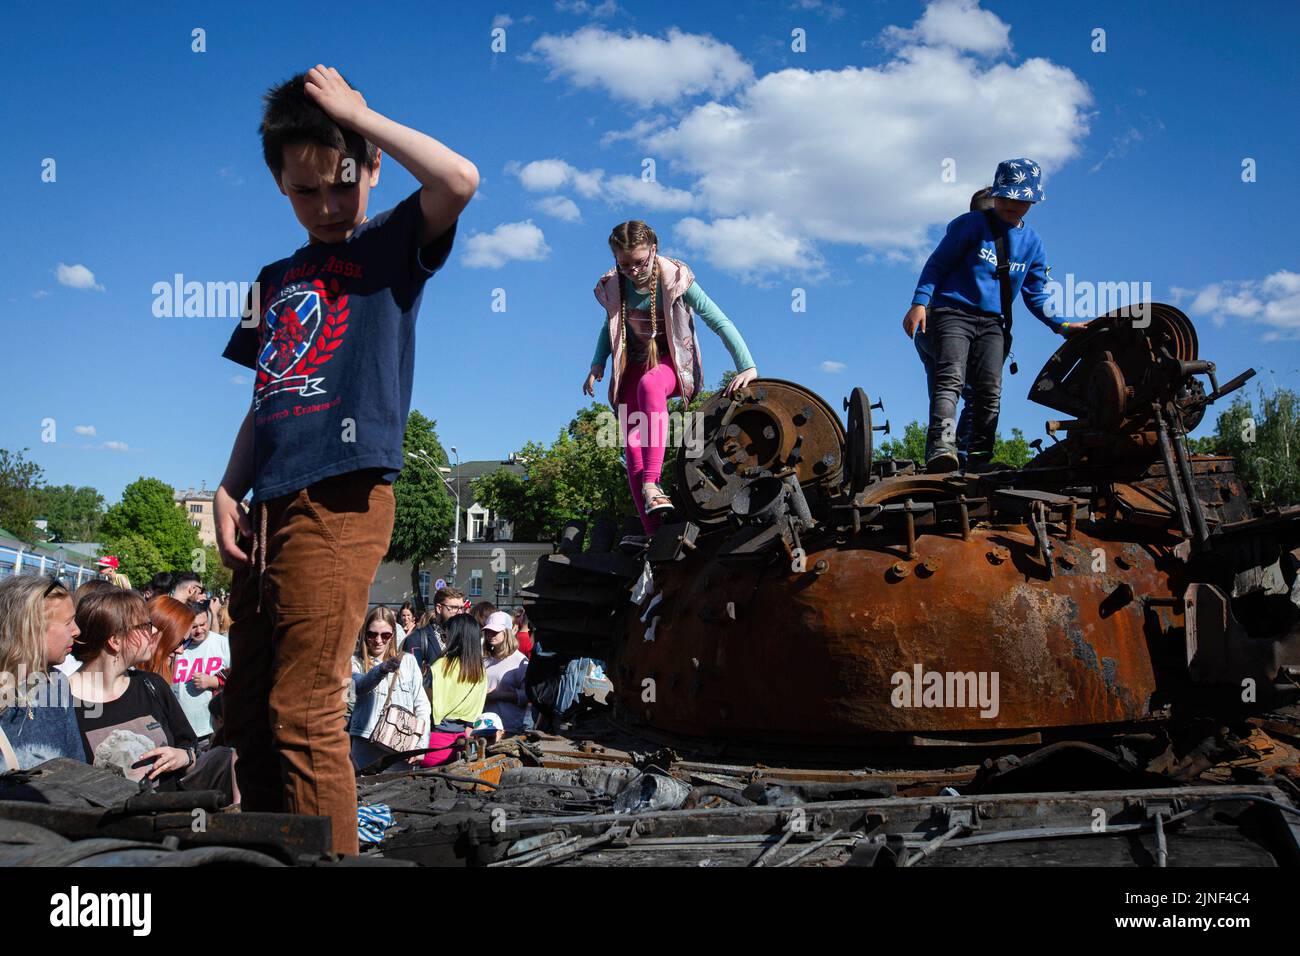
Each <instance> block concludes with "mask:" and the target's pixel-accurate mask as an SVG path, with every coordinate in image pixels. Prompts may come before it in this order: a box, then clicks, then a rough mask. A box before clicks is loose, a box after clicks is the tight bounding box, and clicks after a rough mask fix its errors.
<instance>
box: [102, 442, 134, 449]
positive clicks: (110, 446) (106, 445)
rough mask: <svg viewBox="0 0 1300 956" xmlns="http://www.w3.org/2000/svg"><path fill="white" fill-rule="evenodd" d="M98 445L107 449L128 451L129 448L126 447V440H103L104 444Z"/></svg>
mask: <svg viewBox="0 0 1300 956" xmlns="http://www.w3.org/2000/svg"><path fill="white" fill-rule="evenodd" d="M99 447H100V448H106V449H108V450H109V451H128V450H129V449H128V448H127V447H126V442H124V441H106V442H104V444H102V445H100V446H99Z"/></svg>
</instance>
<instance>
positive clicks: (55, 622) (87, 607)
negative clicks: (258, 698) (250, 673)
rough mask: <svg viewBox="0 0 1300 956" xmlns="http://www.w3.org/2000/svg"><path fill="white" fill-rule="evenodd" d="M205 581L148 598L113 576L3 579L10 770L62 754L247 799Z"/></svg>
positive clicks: (3, 721)
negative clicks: (224, 717)
mask: <svg viewBox="0 0 1300 956" xmlns="http://www.w3.org/2000/svg"><path fill="white" fill-rule="evenodd" d="M214 604H215V605H217V606H218V608H219V607H220V605H221V602H220V601H219V600H216V599H211V598H209V596H208V595H207V593H206V591H205V590H204V587H203V584H202V582H201V580H200V579H199V576H198V575H197V574H193V573H192V572H185V573H182V574H178V575H175V576H172V575H159V576H158V577H156V578H154V579H153V580H152V581H151V582H150V584H149V586H148V587H147V588H145V589H144V590H143V591H136V590H132V589H128V588H123V587H120V586H118V584H117V583H115V582H114V580H112V579H111V578H109V577H108V576H105V577H100V578H95V579H93V580H91V581H88V582H86V583H85V584H82V585H81V586H80V587H78V588H77V589H76V590H75V591H72V590H70V589H69V588H68V587H67V586H66V585H64V584H63V582H61V581H60V580H59V579H58V578H54V577H46V576H36V575H18V576H15V577H11V578H8V579H6V580H4V581H3V582H0V751H3V757H4V764H5V769H6V770H18V769H21V770H26V769H30V768H31V767H34V766H36V765H37V764H40V763H43V762H45V761H46V760H50V759H53V758H55V757H66V758H70V759H74V760H81V761H86V762H88V763H92V764H94V765H96V766H100V767H110V768H113V769H114V770H116V771H117V772H118V773H120V774H121V775H122V776H124V777H126V778H127V779H130V780H133V781H137V782H139V783H140V784H141V788H142V789H157V790H177V789H181V790H217V791H220V792H221V793H222V794H223V795H224V796H225V799H226V802H227V803H228V804H234V803H238V802H239V789H238V787H237V785H236V783H235V773H234V766H235V759H236V755H235V753H234V751H233V750H231V748H229V747H227V746H223V745H222V744H221V743H220V740H219V739H218V731H219V728H220V723H221V689H222V687H223V686H224V684H225V681H226V678H227V676H228V675H229V670H230V650H229V644H228V641H227V639H226V635H225V634H222V633H218V632H216V631H212V630H210V629H209V622H210V621H212V620H214V619H219V616H220V610H216V611H214Z"/></svg>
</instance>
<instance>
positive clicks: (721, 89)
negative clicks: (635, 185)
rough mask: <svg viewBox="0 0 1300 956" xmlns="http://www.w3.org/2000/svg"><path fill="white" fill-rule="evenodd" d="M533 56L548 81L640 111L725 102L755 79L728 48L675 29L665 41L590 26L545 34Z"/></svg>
mask: <svg viewBox="0 0 1300 956" xmlns="http://www.w3.org/2000/svg"><path fill="white" fill-rule="evenodd" d="M532 53H533V55H535V56H536V57H539V58H541V59H542V60H544V61H545V62H546V64H547V65H548V66H549V67H550V68H551V79H556V78H563V79H566V80H568V81H569V82H571V83H572V84H573V85H575V86H577V87H580V88H583V89H590V88H600V89H603V90H605V91H606V92H607V93H609V94H610V95H611V96H614V97H615V98H617V99H621V100H630V101H631V102H633V103H636V104H637V105H639V106H652V105H654V104H656V103H659V104H662V103H673V102H676V101H677V100H679V99H681V98H683V97H687V96H696V95H699V94H701V93H707V94H709V95H710V96H725V95H726V94H728V93H730V92H731V91H732V90H735V89H736V88H737V87H740V86H743V85H744V84H746V83H749V82H750V81H752V80H753V78H754V71H753V69H752V68H751V67H750V65H749V64H748V63H746V62H745V60H744V59H743V58H742V57H741V55H740V54H739V53H738V52H736V50H735V49H734V48H733V47H731V46H728V45H727V44H725V43H719V42H718V41H717V40H715V39H713V38H712V37H707V36H701V35H698V34H693V33H683V32H682V31H681V30H679V29H677V28H676V27H672V28H670V29H669V30H668V33H667V38H666V39H660V38H659V37H653V36H648V35H646V34H643V33H631V34H626V35H625V34H622V33H614V32H611V31H609V30H605V29H603V28H601V27H591V26H588V27H583V28H582V29H581V30H578V31H577V32H576V33H571V34H567V35H563V36H556V35H553V34H549V33H548V34H546V35H544V36H542V37H540V38H539V39H538V40H537V41H536V42H535V43H534V44H533V46H532Z"/></svg>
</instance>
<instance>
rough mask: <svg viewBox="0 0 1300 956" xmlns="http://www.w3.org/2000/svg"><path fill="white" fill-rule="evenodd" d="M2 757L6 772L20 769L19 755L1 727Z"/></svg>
mask: <svg viewBox="0 0 1300 956" xmlns="http://www.w3.org/2000/svg"><path fill="white" fill-rule="evenodd" d="M0 756H3V757H4V761H5V769H6V770H18V769H20V766H19V763H18V755H17V754H16V753H14V748H13V747H12V746H10V744H9V737H8V736H7V735H6V734H5V730H4V728H3V727H0Z"/></svg>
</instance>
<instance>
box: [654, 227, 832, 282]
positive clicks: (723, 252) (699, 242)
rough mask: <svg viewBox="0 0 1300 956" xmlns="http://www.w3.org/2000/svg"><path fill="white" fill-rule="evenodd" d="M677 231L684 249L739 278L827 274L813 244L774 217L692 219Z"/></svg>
mask: <svg viewBox="0 0 1300 956" xmlns="http://www.w3.org/2000/svg"><path fill="white" fill-rule="evenodd" d="M675 232H676V236H677V239H678V240H679V241H680V242H681V243H682V244H683V245H684V246H686V247H687V248H689V249H691V250H693V251H694V252H696V253H698V254H700V255H702V256H704V258H705V259H707V260H708V261H709V262H711V263H712V264H713V265H715V266H717V267H718V268H719V269H726V270H727V271H729V272H734V273H736V274H738V275H743V276H752V275H760V274H762V273H764V272H771V271H776V272H804V273H811V274H817V273H820V272H822V271H823V262H822V258H821V256H820V254H819V253H818V252H817V250H816V249H815V248H814V247H813V246H812V244H811V243H809V242H808V241H807V240H805V239H801V238H799V237H798V236H796V235H792V234H791V233H789V232H788V231H786V230H785V227H784V226H783V224H782V223H781V222H780V221H779V220H777V219H776V217H774V216H763V217H759V218H751V217H748V216H738V217H736V218H734V219H715V220H714V221H713V222H703V221H701V220H699V219H696V218H694V217H688V218H686V219H683V220H682V221H681V222H679V223H678V224H677V228H676V231H675Z"/></svg>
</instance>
